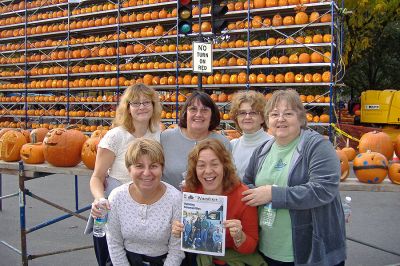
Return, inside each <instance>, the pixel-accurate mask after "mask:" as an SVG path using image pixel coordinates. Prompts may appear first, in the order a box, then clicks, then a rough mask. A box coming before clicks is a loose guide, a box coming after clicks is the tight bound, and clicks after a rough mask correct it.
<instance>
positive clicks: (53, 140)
mask: <svg viewBox="0 0 400 266" xmlns="http://www.w3.org/2000/svg"><path fill="white" fill-rule="evenodd" d="M85 141H86V136H85V135H84V134H83V133H82V132H81V131H79V130H76V129H65V128H55V129H52V130H50V131H49V133H47V135H46V137H45V139H44V141H43V145H44V158H45V159H46V161H47V162H48V163H50V164H52V165H54V166H59V167H72V166H76V165H77V164H78V163H79V162H80V161H81V151H82V145H83V143H84V142H85Z"/></svg>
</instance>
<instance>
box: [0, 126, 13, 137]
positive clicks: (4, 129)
mask: <svg viewBox="0 0 400 266" xmlns="http://www.w3.org/2000/svg"><path fill="white" fill-rule="evenodd" d="M10 130H12V128H3V129H1V130H0V138H1V137H2V136H3V135H4V134H5V133H6V132H7V131H10Z"/></svg>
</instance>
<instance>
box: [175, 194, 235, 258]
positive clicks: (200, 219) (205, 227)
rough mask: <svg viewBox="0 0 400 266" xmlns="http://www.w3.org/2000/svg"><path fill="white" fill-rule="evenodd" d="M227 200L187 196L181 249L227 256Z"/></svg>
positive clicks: (215, 197)
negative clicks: (224, 222) (225, 225)
mask: <svg viewBox="0 0 400 266" xmlns="http://www.w3.org/2000/svg"><path fill="white" fill-rule="evenodd" d="M226 208H227V197H226V196H217V195H205V194H196V193H188V192H184V193H183V201H182V223H183V225H184V229H183V233H182V238H181V249H182V250H184V251H187V252H193V253H200V254H207V255H212V256H224V255H225V228H224V227H223V224H222V222H223V221H225V220H226Z"/></svg>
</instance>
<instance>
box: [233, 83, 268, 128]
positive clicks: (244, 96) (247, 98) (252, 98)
mask: <svg viewBox="0 0 400 266" xmlns="http://www.w3.org/2000/svg"><path fill="white" fill-rule="evenodd" d="M242 103H249V104H250V105H251V108H253V110H254V111H257V112H260V114H261V117H262V119H263V121H264V123H262V127H263V128H264V129H267V125H266V123H265V117H264V109H265V104H266V100H265V97H264V95H263V94H262V93H260V92H258V91H250V90H248V91H240V92H237V93H235V94H234V95H233V97H232V103H231V110H230V112H229V116H230V118H231V119H232V120H233V121H234V122H235V124H236V127H237V128H238V129H240V127H239V123H238V120H237V113H238V110H239V108H240V105H241V104H242Z"/></svg>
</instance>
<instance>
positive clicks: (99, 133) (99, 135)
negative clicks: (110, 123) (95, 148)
mask: <svg viewBox="0 0 400 266" xmlns="http://www.w3.org/2000/svg"><path fill="white" fill-rule="evenodd" d="M107 132H108V130H106V129H97V130H95V131H93V133H92V135H90V137H91V138H102V137H104V135H105V134H106V133H107Z"/></svg>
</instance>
